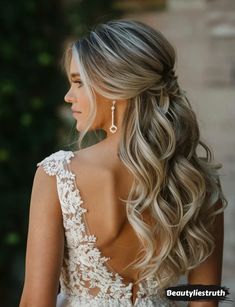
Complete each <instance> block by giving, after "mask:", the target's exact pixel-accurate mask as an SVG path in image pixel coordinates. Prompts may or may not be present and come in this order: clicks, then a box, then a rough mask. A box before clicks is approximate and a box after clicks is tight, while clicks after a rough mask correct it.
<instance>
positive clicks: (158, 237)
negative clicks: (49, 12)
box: [64, 19, 227, 289]
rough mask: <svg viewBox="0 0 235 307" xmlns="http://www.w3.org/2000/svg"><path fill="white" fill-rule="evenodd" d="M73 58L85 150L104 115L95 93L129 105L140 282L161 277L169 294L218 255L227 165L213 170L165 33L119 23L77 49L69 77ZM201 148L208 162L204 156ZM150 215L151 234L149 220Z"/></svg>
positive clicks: (125, 137) (131, 208) (126, 123)
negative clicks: (86, 111) (85, 108)
mask: <svg viewBox="0 0 235 307" xmlns="http://www.w3.org/2000/svg"><path fill="white" fill-rule="evenodd" d="M72 55H74V56H75V57H76V60H77V62H78V65H79V68H80V75H81V79H82V80H83V84H84V86H85V89H86V90H87V94H88V96H89V98H90V117H89V120H88V123H87V127H86V129H84V131H83V132H82V133H81V134H80V135H79V139H78V144H79V146H81V142H82V139H83V137H84V135H85V134H86V132H87V131H88V130H89V128H90V127H91V125H92V123H93V121H94V118H95V115H96V114H95V112H96V100H95V93H94V90H95V91H96V92H98V93H100V94H101V95H103V96H104V97H107V98H109V99H110V100H118V99H127V100H128V104H127V108H126V110H125V114H124V119H123V123H122V127H118V129H122V130H121V131H122V134H121V140H120V144H119V157H120V159H121V161H122V162H123V163H124V164H125V166H126V167H127V168H128V169H129V170H130V172H131V173H132V174H133V175H134V177H135V181H134V184H133V186H132V189H131V191H130V194H129V196H128V199H127V200H123V201H124V205H126V212H127V218H128V220H129V222H130V224H131V225H132V227H133V229H134V230H135V232H136V234H137V235H138V237H139V239H140V240H141V242H142V245H143V249H142V250H141V251H142V252H143V255H142V257H140V258H139V262H137V263H134V264H133V265H134V267H135V268H139V269H140V271H141V274H140V278H139V279H138V281H137V282H139V281H141V280H143V279H144V278H147V277H154V278H156V279H157V282H158V286H159V289H163V288H165V287H167V286H169V285H171V284H172V283H174V282H176V281H177V280H178V279H179V277H180V276H181V275H184V274H187V273H188V272H189V271H190V270H191V269H193V268H195V267H197V266H198V265H199V264H200V263H201V262H203V261H204V260H205V259H206V258H207V257H208V256H209V255H211V253H212V252H213V250H214V248H215V242H214V241H215V240H214V237H213V234H212V226H213V223H214V220H215V216H216V215H217V214H219V213H222V212H223V210H224V209H225V207H226V206H227V200H226V198H225V196H224V194H223V192H222V188H221V185H220V180H219V176H220V174H219V172H218V169H220V168H221V167H222V164H215V163H214V162H213V160H214V157H213V152H212V150H211V149H210V148H209V147H208V145H206V144H205V143H204V142H203V141H202V140H201V138H200V132H199V125H198V122H197V119H196V115H195V112H194V111H193V109H192V107H191V105H190V102H189V101H188V99H187V97H186V93H185V91H183V90H182V89H181V87H180V86H179V83H178V78H177V76H176V74H175V67H174V66H175V60H176V59H175V58H176V52H175V50H174V48H173V46H172V45H171V44H170V43H169V42H168V40H167V39H166V38H165V37H164V36H163V35H162V34H161V33H160V32H159V31H157V30H154V29H153V28H151V27H150V26H148V25H146V24H143V23H141V22H139V21H134V20H123V19H119V20H112V21H109V22H107V23H104V24H99V25H96V26H95V27H93V28H92V30H91V31H90V32H89V34H88V35H87V36H85V37H83V38H81V39H80V40H78V41H75V42H73V43H72V44H71V45H70V46H69V48H68V49H67V51H66V53H65V62H64V63H65V69H66V71H67V73H68V74H69V64H70V61H71V57H72ZM117 107H118V104H117ZM199 145H201V147H202V149H204V150H205V153H206V155H205V157H200V156H198V153H197V151H196V150H197V149H198V146H199ZM79 148H80V147H79ZM219 199H220V200H221V206H220V207H219V208H215V203H216V202H217V201H218V200H219ZM146 209H149V210H150V212H151V213H152V218H153V223H152V225H151V226H150V225H148V224H146V223H145V222H144V221H143V219H142V215H141V213H142V212H143V211H144V210H146Z"/></svg>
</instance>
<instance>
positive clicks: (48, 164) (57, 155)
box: [37, 150, 74, 176]
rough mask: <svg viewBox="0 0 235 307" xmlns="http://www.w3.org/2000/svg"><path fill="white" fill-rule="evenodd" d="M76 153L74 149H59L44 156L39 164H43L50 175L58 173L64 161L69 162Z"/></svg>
mask: <svg viewBox="0 0 235 307" xmlns="http://www.w3.org/2000/svg"><path fill="white" fill-rule="evenodd" d="M73 156H74V154H73V152H72V151H64V150H59V151H57V152H54V153H52V154H51V155H49V156H48V157H46V158H44V159H43V160H42V161H41V162H38V163H37V166H42V167H43V169H44V171H45V172H46V173H47V174H48V175H50V176H54V175H58V174H59V172H60V171H61V168H62V166H63V164H64V162H67V163H69V162H70V159H71V157H73Z"/></svg>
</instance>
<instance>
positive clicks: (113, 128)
mask: <svg viewBox="0 0 235 307" xmlns="http://www.w3.org/2000/svg"><path fill="white" fill-rule="evenodd" d="M115 103H116V101H115V100H113V105H112V107H111V110H112V126H111V127H110V128H109V130H110V132H112V133H115V132H116V131H117V126H115V125H114V110H115Z"/></svg>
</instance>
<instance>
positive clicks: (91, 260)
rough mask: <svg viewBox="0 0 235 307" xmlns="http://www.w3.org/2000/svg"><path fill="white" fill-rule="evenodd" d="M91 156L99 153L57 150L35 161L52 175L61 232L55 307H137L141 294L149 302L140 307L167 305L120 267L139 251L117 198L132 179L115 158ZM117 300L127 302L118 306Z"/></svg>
mask: <svg viewBox="0 0 235 307" xmlns="http://www.w3.org/2000/svg"><path fill="white" fill-rule="evenodd" d="M94 153H98V152H94V149H93V148H92V149H88V148H87V149H86V150H81V151H79V152H76V153H73V152H72V151H62V150H61V151H59V152H56V153H54V154H52V155H50V156H49V157H47V158H46V159H44V160H43V161H41V162H40V163H38V165H42V166H43V168H44V170H45V171H46V172H47V173H48V174H50V175H56V177H57V189H58V195H59V199H60V203H61V209H62V214H63V224H64V229H65V238H66V240H65V251H64V260H63V267H62V273H61V277H60V283H61V294H59V296H58V302H57V306H73V305H72V304H75V303H76V304H82V306H83V305H84V304H86V302H85V301H84V300H87V304H88V302H89V301H91V299H92V298H93V297H97V298H100V299H101V301H100V304H104V301H103V300H104V299H105V300H107V299H109V300H110V299H111V300H112V304H116V305H115V306H119V305H120V304H122V305H123V306H125V305H126V306H130V304H131V303H134V302H135V301H136V304H137V305H136V306H138V303H139V302H138V301H137V300H136V298H137V297H139V298H144V297H146V296H148V297H150V296H151V297H152V298H151V300H149V301H145V305H142V306H158V303H159V304H160V305H159V306H164V304H166V306H167V304H170V301H164V300H163V301H161V299H160V298H159V297H157V296H156V291H155V290H154V283H153V281H152V280H151V281H149V282H148V283H146V284H145V286H144V284H142V283H141V285H143V286H144V288H142V287H141V286H140V284H136V285H135V284H134V283H135V281H136V280H137V278H138V272H137V271H136V270H134V269H132V268H131V267H128V268H127V269H125V267H127V266H128V265H129V264H130V263H131V262H133V261H134V260H136V258H137V256H138V252H139V251H140V249H141V244H140V241H139V239H138V238H137V235H136V234H135V232H134V230H133V229H132V226H131V225H130V224H129V222H128V220H127V218H126V212H125V206H124V203H123V202H122V201H120V200H119V199H118V198H122V199H126V198H127V196H128V193H129V191H130V189H131V185H132V181H133V177H132V176H131V174H130V173H129V172H128V171H127V169H126V168H125V166H124V165H123V164H121V162H120V163H119V162H118V160H117V161H114V160H111V159H107V157H105V156H104V155H103V156H99V155H94ZM91 157H92V158H93V157H94V159H92V160H91ZM105 158H106V159H105ZM83 209H85V210H87V212H85V211H84V210H83ZM143 219H144V221H145V222H146V223H150V221H151V218H150V214H148V213H147V212H146V213H144V214H143ZM107 258H110V259H107ZM81 299H82V300H83V301H81ZM120 299H122V300H123V299H127V300H126V301H122V302H120ZM78 300H79V301H78ZM156 300H157V301H156ZM160 302H161V303H160ZM66 304H67V305H66ZM92 304H93V306H94V303H92ZM106 304H107V301H106ZM128 304H129V305H128ZM142 304H143V301H142ZM147 304H150V305H147ZM151 304H153V305H151ZM156 304H157V305H156ZM84 306H86V305H84ZM87 306H89V305H87ZM95 306H96V305H95ZM97 306H99V305H97Z"/></svg>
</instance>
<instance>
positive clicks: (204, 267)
mask: <svg viewBox="0 0 235 307" xmlns="http://www.w3.org/2000/svg"><path fill="white" fill-rule="evenodd" d="M215 207H216V209H219V208H221V207H222V201H221V199H219V200H218V201H217V202H216V204H215ZM213 235H214V237H215V245H216V246H215V250H214V252H213V253H212V254H211V256H209V257H208V258H207V259H206V260H205V261H204V262H203V263H201V264H200V265H199V266H198V267H197V268H195V269H193V270H191V271H190V273H189V275H188V283H189V284H205V285H221V276H222V262H223V244H224V214H223V213H220V214H218V215H216V218H215V223H214V227H213ZM204 306H205V307H217V306H218V301H210V302H209V301H208V302H199V301H197V302H196V301H195V302H193V301H191V302H189V304H188V307H204Z"/></svg>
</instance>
